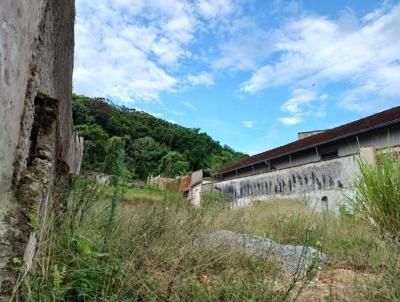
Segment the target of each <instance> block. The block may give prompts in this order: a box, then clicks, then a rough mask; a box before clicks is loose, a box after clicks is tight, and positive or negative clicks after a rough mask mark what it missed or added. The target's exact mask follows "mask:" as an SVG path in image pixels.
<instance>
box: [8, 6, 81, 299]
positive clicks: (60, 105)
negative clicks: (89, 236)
mask: <svg viewBox="0 0 400 302" xmlns="http://www.w3.org/2000/svg"><path fill="white" fill-rule="evenodd" d="M74 17H75V3H74V0H35V1H24V0H3V1H0V244H1V248H0V301H8V299H9V295H10V292H11V290H12V289H13V287H14V286H15V282H16V278H17V275H18V274H17V273H18V269H19V268H16V267H15V266H16V263H18V261H19V260H18V259H20V260H21V261H22V264H23V266H22V271H24V270H27V269H29V267H30V265H31V264H32V261H33V257H34V255H35V252H36V248H37V242H38V241H40V240H41V238H42V236H43V230H44V227H45V225H46V219H47V213H48V210H49V207H50V205H49V203H50V198H49V196H50V195H51V192H52V187H53V185H54V182H55V181H56V180H57V179H60V178H62V177H65V176H67V175H68V174H69V173H75V174H77V173H79V169H80V163H81V159H82V152H83V149H82V148H83V144H82V143H83V142H82V140H81V139H80V138H79V137H78V136H77V134H76V133H74V132H73V130H72V110H71V98H72V70H73V51H74ZM32 215H36V216H37V217H36V218H37V220H38V222H39V229H36V228H33V227H32V223H31V221H29V220H30V217H32ZM15 260H18V261H17V262H16V261H15Z"/></svg>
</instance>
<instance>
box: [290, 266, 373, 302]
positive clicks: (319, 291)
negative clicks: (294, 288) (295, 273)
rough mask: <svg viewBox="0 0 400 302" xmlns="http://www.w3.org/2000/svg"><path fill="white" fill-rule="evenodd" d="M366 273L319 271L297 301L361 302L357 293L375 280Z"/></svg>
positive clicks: (348, 270)
mask: <svg viewBox="0 0 400 302" xmlns="http://www.w3.org/2000/svg"><path fill="white" fill-rule="evenodd" d="M373 277H374V276H373V275H372V274H370V273H366V272H358V271H353V270H350V269H346V268H327V269H323V270H322V271H319V272H318V273H317V274H316V276H315V278H314V279H313V280H312V281H311V282H310V284H308V285H307V286H306V288H304V289H303V290H302V292H301V294H300V295H299V296H298V299H297V300H296V301H300V302H306V301H307V302H308V301H360V299H362V298H361V297H359V298H357V296H358V295H357V292H359V291H360V289H361V288H362V287H363V286H365V284H366V283H367V282H368V281H371V280H372V279H373Z"/></svg>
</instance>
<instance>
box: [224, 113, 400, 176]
mask: <svg viewBox="0 0 400 302" xmlns="http://www.w3.org/2000/svg"><path fill="white" fill-rule="evenodd" d="M397 121H400V106H398V107H394V108H391V109H389V110H386V111H383V112H380V113H377V114H374V115H371V116H368V117H365V118H362V119H360V120H357V121H354V122H351V123H349V124H345V125H342V126H339V127H336V128H332V129H330V130H327V131H325V132H322V133H319V134H315V135H312V136H309V137H306V138H303V139H300V140H297V141H294V142H292V143H289V144H287V145H283V146H280V147H278V148H275V149H271V150H268V151H265V152H262V153H259V154H256V155H253V156H250V157H248V158H246V159H244V160H242V161H240V162H238V163H236V164H234V165H231V166H229V167H227V168H225V169H224V170H222V172H221V173H227V172H230V171H234V170H236V169H240V168H243V167H247V166H250V165H252V164H255V163H259V162H262V161H265V160H270V159H273V158H277V157H280V156H284V155H286V154H291V153H294V152H297V151H301V150H304V149H308V148H311V147H315V146H318V145H321V144H324V143H328V142H331V141H335V140H338V139H342V138H345V137H348V136H351V135H357V134H360V133H362V132H365V131H368V130H370V129H374V128H377V127H380V126H384V125H387V124H392V123H395V122H397Z"/></svg>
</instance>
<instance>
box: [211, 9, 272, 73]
mask: <svg viewBox="0 0 400 302" xmlns="http://www.w3.org/2000/svg"><path fill="white" fill-rule="evenodd" d="M227 35H228V38H227V39H226V40H224V41H223V42H222V43H221V45H220V46H219V48H220V49H219V51H220V55H219V56H218V57H217V58H216V59H214V60H213V66H214V67H215V68H218V69H229V70H234V71H237V70H256V69H257V67H258V66H259V64H260V63H261V62H262V61H263V60H265V58H267V57H268V56H269V55H270V54H271V52H272V51H273V49H274V45H273V43H272V40H273V33H272V32H269V31H266V30H264V29H262V28H261V27H260V26H259V25H258V24H257V23H256V22H255V21H254V20H253V19H251V18H248V17H240V18H235V19H233V20H232V22H231V24H229V30H228V32H227Z"/></svg>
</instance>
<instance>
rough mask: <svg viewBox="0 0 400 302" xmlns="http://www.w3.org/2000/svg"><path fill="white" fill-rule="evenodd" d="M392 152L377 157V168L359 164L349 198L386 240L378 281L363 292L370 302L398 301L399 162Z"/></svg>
mask: <svg viewBox="0 0 400 302" xmlns="http://www.w3.org/2000/svg"><path fill="white" fill-rule="evenodd" d="M395 155H396V154H395V153H394V152H393V150H389V152H388V153H385V154H380V155H379V156H378V163H377V164H376V165H371V164H367V163H365V162H363V161H360V162H359V167H360V171H361V173H360V175H359V176H358V177H357V178H356V179H355V181H354V189H355V192H354V196H353V197H352V198H351V199H350V203H351V205H352V206H353V210H354V212H355V213H356V214H357V216H359V217H361V218H362V219H363V220H364V221H365V222H366V223H368V224H369V225H371V227H372V228H374V230H376V232H377V233H378V234H379V235H380V237H381V238H382V239H383V240H384V241H385V244H384V249H382V250H381V257H382V259H383V261H382V262H381V264H380V265H377V266H375V267H374V272H375V273H376V276H377V278H376V279H375V280H374V282H372V283H371V284H369V287H368V288H367V290H365V297H366V299H368V300H370V301H400V262H399V259H400V257H399V256H400V162H399V161H397V160H396V157H397V156H395Z"/></svg>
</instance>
